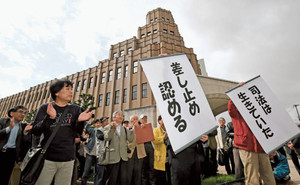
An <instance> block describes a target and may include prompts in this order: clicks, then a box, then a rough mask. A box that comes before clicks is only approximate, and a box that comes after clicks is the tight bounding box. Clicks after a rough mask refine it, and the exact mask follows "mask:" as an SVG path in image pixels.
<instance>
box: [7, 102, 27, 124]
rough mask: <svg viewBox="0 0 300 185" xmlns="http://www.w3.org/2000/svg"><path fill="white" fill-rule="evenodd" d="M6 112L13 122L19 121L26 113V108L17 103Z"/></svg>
mask: <svg viewBox="0 0 300 185" xmlns="http://www.w3.org/2000/svg"><path fill="white" fill-rule="evenodd" d="M7 114H8V116H9V117H11V118H13V119H14V120H15V122H20V121H22V120H23V119H24V118H25V116H26V114H27V108H26V107H24V106H23V105H18V106H15V107H14V108H11V109H10V110H9V111H8V113H7Z"/></svg>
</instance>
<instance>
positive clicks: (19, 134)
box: [0, 105, 32, 185]
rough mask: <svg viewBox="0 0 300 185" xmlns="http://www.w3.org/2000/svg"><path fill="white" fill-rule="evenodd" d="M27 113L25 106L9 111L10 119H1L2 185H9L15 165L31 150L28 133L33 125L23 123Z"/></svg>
mask: <svg viewBox="0 0 300 185" xmlns="http://www.w3.org/2000/svg"><path fill="white" fill-rule="evenodd" d="M26 111H27V109H26V108H25V107H24V106H21V105H19V106H16V107H14V108H12V109H10V110H9V111H8V114H7V115H8V116H9V118H0V164H1V165H0V174H1V177H2V178H1V184H5V185H6V184H8V181H9V178H10V175H11V173H12V169H13V167H14V163H15V162H18V161H21V160H22V159H23V158H24V156H25V155H26V152H27V150H28V149H29V145H30V135H28V131H29V130H30V129H31V128H32V126H31V123H30V124H28V125H26V123H22V120H23V119H24V117H25V116H26V113H27V112H26ZM25 147H26V148H25Z"/></svg>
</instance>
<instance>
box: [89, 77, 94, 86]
mask: <svg viewBox="0 0 300 185" xmlns="http://www.w3.org/2000/svg"><path fill="white" fill-rule="evenodd" d="M93 80H94V78H93V77H91V78H90V83H89V88H91V87H93Z"/></svg>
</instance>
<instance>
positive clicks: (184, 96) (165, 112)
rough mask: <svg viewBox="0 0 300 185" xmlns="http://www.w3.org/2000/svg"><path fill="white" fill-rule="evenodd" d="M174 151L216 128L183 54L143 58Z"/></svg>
mask: <svg viewBox="0 0 300 185" xmlns="http://www.w3.org/2000/svg"><path fill="white" fill-rule="evenodd" d="M140 63H141V65H142V67H143V70H144V72H145V74H146V76H147V79H148V81H149V84H150V86H151V89H152V92H153V95H154V97H155V100H156V104H157V107H158V109H159V111H160V113H161V116H162V118H163V121H164V124H165V127H166V130H167V133H168V136H169V139H170V142H171V145H172V148H173V150H174V152H175V154H177V153H179V152H180V151H182V150H184V149H185V148H187V147H188V146H190V145H191V144H193V143H195V142H196V141H198V140H199V139H200V138H201V135H203V134H205V133H209V132H210V131H212V130H213V129H215V128H216V127H217V122H216V120H215V118H214V116H213V114H212V111H211V109H210V106H209V104H208V101H207V99H206V96H205V94H204V92H203V90H202V87H201V85H200V83H199V80H198V78H197V76H196V74H195V72H194V69H193V68H192V66H191V64H190V62H189V60H188V58H187V57H186V55H184V54H179V55H178V54H177V55H169V56H166V57H155V58H148V59H141V61H140Z"/></svg>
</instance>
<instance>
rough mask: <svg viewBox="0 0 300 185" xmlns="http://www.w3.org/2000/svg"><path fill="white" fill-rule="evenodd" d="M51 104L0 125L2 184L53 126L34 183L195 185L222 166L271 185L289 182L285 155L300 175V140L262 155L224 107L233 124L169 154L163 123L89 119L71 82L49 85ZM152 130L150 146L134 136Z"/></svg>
mask: <svg viewBox="0 0 300 185" xmlns="http://www.w3.org/2000/svg"><path fill="white" fill-rule="evenodd" d="M50 93H51V97H52V99H53V100H54V101H53V102H51V103H46V104H42V105H41V106H40V107H39V109H38V111H37V113H36V116H35V119H34V121H33V123H32V124H31V123H29V124H26V123H23V122H22V121H23V119H24V117H25V115H26V113H27V109H26V107H24V106H16V107H13V108H11V109H10V110H9V111H8V114H7V118H1V119H0V149H1V151H0V164H1V165H0V174H1V177H2V178H1V184H11V185H14V184H19V183H20V174H18V173H13V172H15V171H16V170H13V169H14V167H16V166H18V165H20V163H21V162H22V160H23V158H24V157H25V155H26V152H27V151H28V149H29V148H30V147H36V146H43V145H45V143H46V141H47V140H48V139H49V137H50V136H51V133H52V132H53V130H54V128H55V127H56V126H57V122H58V120H60V117H61V116H62V115H63V113H64V112H67V113H66V114H64V115H66V116H65V117H62V119H61V120H62V122H61V124H60V128H59V130H58V132H57V133H56V135H55V137H54V139H53V141H52V142H51V145H50V147H49V148H48V149H47V151H46V157H45V163H44V166H43V169H42V170H41V173H40V176H39V178H38V179H37V181H36V184H37V185H50V184H55V185H66V184H76V183H77V181H80V182H81V184H82V185H85V184H87V181H88V179H89V178H90V176H91V175H93V181H94V185H117V184H120V185H140V184H141V185H148V184H149V185H154V184H156V185H161V184H163V185H171V184H172V185H182V184H187V185H198V184H201V180H202V179H203V178H207V177H210V176H214V175H216V174H217V171H218V165H224V166H225V169H226V172H227V174H229V175H230V174H235V178H236V184H247V185H252V184H253V185H259V184H260V183H263V184H266V185H275V184H276V183H284V182H288V181H289V180H290V176H289V173H290V169H289V166H288V163H287V158H286V152H285V151H287V153H288V154H289V155H290V157H291V158H292V161H293V163H294V165H295V167H296V169H297V171H298V173H299V175H300V166H299V161H298V156H297V155H298V154H299V152H300V139H298V138H296V139H295V140H293V141H290V142H289V143H287V144H286V145H285V146H284V147H283V148H281V149H279V150H278V151H276V152H274V153H272V154H271V155H269V156H268V155H267V154H266V153H265V152H264V150H263V148H262V147H261V146H260V144H259V142H258V141H257V139H256V138H255V136H254V134H253V133H252V132H251V130H250V129H249V127H248V126H247V123H246V122H245V120H244V119H243V117H242V116H241V114H240V113H239V111H238V109H237V108H236V107H235V105H234V104H233V102H232V101H231V100H230V101H229V102H228V112H229V115H230V117H231V121H232V122H228V123H227V124H226V120H225V119H224V118H219V120H218V123H219V127H218V128H217V129H216V130H214V131H212V132H211V133H209V134H208V135H203V136H202V137H201V139H200V140H199V141H197V142H195V143H193V144H191V145H190V146H188V147H187V148H186V149H184V150H183V151H181V152H180V153H178V154H175V153H174V152H173V150H172V146H171V144H170V140H169V138H168V134H167V131H166V129H165V126H164V121H163V119H162V117H161V116H158V118H157V123H158V125H157V127H156V128H153V125H152V124H151V123H148V119H147V115H145V114H141V115H131V116H130V119H129V120H128V121H126V120H124V115H123V112H121V111H115V112H114V113H113V114H112V115H111V122H109V120H110V117H109V115H107V116H102V117H101V118H93V113H92V112H89V110H85V111H83V110H82V109H81V108H80V107H79V106H78V105H74V104H69V102H70V101H71V100H72V83H71V82H70V81H68V80H57V81H56V82H55V83H53V84H52V85H51V86H50ZM149 126H150V128H151V129H150V131H149V129H148V130H147V131H146V133H145V134H146V135H149V136H151V135H152V136H153V137H152V139H151V137H149V138H150V140H145V141H144V142H140V138H139V137H140V135H138V134H136V133H137V130H139V129H143V128H146V127H148V128H149Z"/></svg>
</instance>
